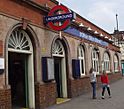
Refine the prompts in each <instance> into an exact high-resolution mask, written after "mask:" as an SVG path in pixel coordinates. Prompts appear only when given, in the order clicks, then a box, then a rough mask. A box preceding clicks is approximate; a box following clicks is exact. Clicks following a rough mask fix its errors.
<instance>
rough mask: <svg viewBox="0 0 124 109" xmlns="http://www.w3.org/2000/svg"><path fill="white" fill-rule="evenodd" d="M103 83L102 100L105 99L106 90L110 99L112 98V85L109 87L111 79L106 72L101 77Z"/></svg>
mask: <svg viewBox="0 0 124 109" xmlns="http://www.w3.org/2000/svg"><path fill="white" fill-rule="evenodd" d="M101 83H102V99H104V98H105V97H104V93H105V89H107V91H108V95H109V98H111V92H110V85H109V79H108V75H107V73H106V71H105V70H104V71H103V74H102V75H101Z"/></svg>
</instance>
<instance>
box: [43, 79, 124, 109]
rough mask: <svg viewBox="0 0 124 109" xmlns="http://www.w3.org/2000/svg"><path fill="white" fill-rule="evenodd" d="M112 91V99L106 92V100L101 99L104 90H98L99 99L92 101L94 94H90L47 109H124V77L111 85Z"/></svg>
mask: <svg viewBox="0 0 124 109" xmlns="http://www.w3.org/2000/svg"><path fill="white" fill-rule="evenodd" d="M110 89H111V94H112V98H109V96H108V93H107V90H106V92H105V99H101V91H102V90H101V89H98V90H97V99H92V98H91V96H92V93H91V92H89V93H86V94H84V95H81V96H78V97H75V98H72V99H71V100H70V101H68V102H65V103H63V104H59V105H53V106H50V107H48V108H45V109H124V77H123V78H122V79H121V80H118V81H116V82H114V83H112V84H110Z"/></svg>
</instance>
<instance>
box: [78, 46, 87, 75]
mask: <svg viewBox="0 0 124 109" xmlns="http://www.w3.org/2000/svg"><path fill="white" fill-rule="evenodd" d="M78 59H79V62H80V74H81V76H85V75H86V73H85V51H84V48H83V46H82V45H80V46H79V47H78ZM82 66H83V68H82Z"/></svg>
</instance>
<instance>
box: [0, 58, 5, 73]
mask: <svg viewBox="0 0 124 109" xmlns="http://www.w3.org/2000/svg"><path fill="white" fill-rule="evenodd" d="M3 72H4V58H0V74H2V73H3Z"/></svg>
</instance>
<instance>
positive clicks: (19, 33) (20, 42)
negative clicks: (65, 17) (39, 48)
mask: <svg viewBox="0 0 124 109" xmlns="http://www.w3.org/2000/svg"><path fill="white" fill-rule="evenodd" d="M30 43H31V42H30V40H29V36H28V34H27V33H26V32H25V31H24V30H19V29H16V30H14V31H13V32H12V34H11V35H10V38H9V41H8V48H11V49H17V50H28V51H29V50H30Z"/></svg>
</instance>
